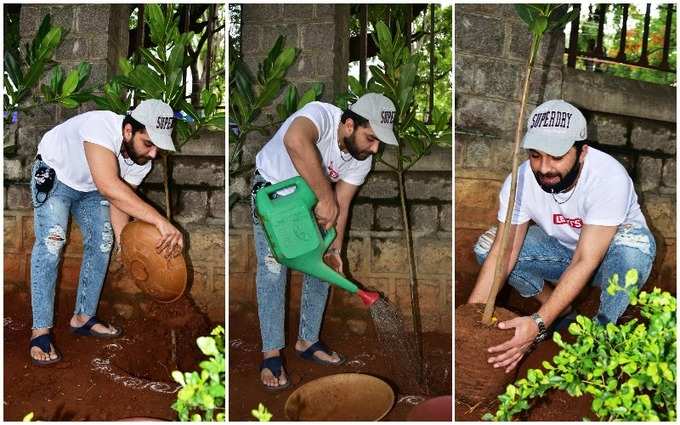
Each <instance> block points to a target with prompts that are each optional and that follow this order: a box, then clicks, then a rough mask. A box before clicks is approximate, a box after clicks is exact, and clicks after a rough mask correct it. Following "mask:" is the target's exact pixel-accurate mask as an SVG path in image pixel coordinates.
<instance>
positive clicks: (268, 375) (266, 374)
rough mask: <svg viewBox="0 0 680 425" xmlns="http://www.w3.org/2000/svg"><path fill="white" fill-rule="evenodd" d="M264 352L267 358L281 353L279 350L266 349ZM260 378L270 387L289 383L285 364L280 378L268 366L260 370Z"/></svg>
mask: <svg viewBox="0 0 680 425" xmlns="http://www.w3.org/2000/svg"><path fill="white" fill-rule="evenodd" d="M263 354H264V358H265V359H269V358H271V357H277V356H280V355H281V353H280V351H279V350H272V351H266V352H264V353H263ZM260 380H261V381H262V383H263V384H264V385H265V386H267V387H269V388H278V387H283V386H285V385H286V384H287V383H288V377H287V376H286V371H285V369H284V368H283V366H281V374H280V375H279V377H278V378H277V377H276V376H274V373H273V371H272V370H270V369H267V368H264V369H262V370H261V371H260Z"/></svg>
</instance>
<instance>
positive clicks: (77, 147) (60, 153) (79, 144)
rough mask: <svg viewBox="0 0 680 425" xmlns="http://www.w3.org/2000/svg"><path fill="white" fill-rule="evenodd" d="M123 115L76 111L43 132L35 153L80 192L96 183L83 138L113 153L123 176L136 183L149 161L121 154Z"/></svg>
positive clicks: (145, 172) (146, 169) (145, 171)
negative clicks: (134, 159) (134, 161)
mask: <svg viewBox="0 0 680 425" xmlns="http://www.w3.org/2000/svg"><path fill="white" fill-rule="evenodd" d="M123 118H124V116H123V115H118V114H115V113H113V112H111V111H90V112H85V113H84V114H80V115H76V116H75V117H73V118H71V119H68V120H67V121H65V122H63V123H61V124H59V125H58V126H56V127H54V128H53V129H52V130H50V131H48V132H47V133H45V135H44V136H43V138H42V140H41V141H40V144H39V145H38V154H40V156H41V157H42V160H43V161H44V162H45V163H46V164H47V165H49V166H50V167H52V168H53V169H54V171H55V172H56V173H57V178H58V179H59V181H60V182H62V183H64V184H65V185H67V186H68V187H70V188H72V189H75V190H78V191H81V192H91V191H94V190H97V186H95V184H94V181H93V180H92V174H91V173H90V166H89V164H88V163H87V159H86V158H85V147H84V144H83V142H85V141H87V142H90V143H95V144H97V145H100V146H103V147H105V148H106V149H108V150H110V151H111V152H113V154H114V155H116V157H117V158H118V168H119V170H120V177H121V178H122V179H123V180H125V181H126V182H128V183H130V184H131V185H134V186H139V184H140V183H141V182H142V180H143V179H144V177H145V176H146V175H147V174H148V173H149V171H151V161H149V162H148V163H146V164H144V165H137V164H135V163H133V162H132V161H131V160H129V159H128V160H127V162H126V160H125V158H123V155H122V154H121V153H120V146H121V144H122V143H123V133H122V127H123Z"/></svg>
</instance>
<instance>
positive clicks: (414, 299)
mask: <svg viewBox="0 0 680 425" xmlns="http://www.w3.org/2000/svg"><path fill="white" fill-rule="evenodd" d="M397 155H398V158H401V145H397ZM397 164H398V167H399V168H398V170H397V177H398V178H399V200H400V201H401V217H402V219H403V220H404V233H405V235H406V249H407V254H408V267H409V284H410V289H411V317H412V320H413V335H414V337H415V341H416V350H417V351H418V353H417V355H418V359H417V360H418V368H417V373H418V376H416V380H417V381H418V384H420V385H423V341H422V337H421V333H420V330H421V327H420V304H419V302H418V283H417V281H416V264H415V259H414V249H413V239H412V238H411V226H410V224H409V219H408V210H407V209H406V189H405V187H404V170H403V169H402V163H401V161H399V162H398V163H397Z"/></svg>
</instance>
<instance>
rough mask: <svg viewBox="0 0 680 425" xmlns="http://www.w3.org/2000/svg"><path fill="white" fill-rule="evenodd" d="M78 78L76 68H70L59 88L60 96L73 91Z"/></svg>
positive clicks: (67, 94) (66, 95)
mask: <svg viewBox="0 0 680 425" xmlns="http://www.w3.org/2000/svg"><path fill="white" fill-rule="evenodd" d="M78 80H79V75H78V70H77V69H73V70H71V71H70V72H69V73H68V76H67V77H66V80H65V81H64V85H63V86H62V88H61V95H62V97H68V96H69V95H70V94H71V93H73V92H74V90H75V89H76V87H77V86H78Z"/></svg>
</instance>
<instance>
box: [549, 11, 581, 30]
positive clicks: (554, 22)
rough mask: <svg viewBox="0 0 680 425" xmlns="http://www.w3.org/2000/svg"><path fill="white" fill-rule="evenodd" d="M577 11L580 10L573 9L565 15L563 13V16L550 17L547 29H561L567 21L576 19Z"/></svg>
mask: <svg viewBox="0 0 680 425" xmlns="http://www.w3.org/2000/svg"><path fill="white" fill-rule="evenodd" d="M579 13H580V10H577V9H573V10H572V11H571V12H569V13H567V14H566V15H563V16H561V17H559V18H557V19H551V20H550V24H549V25H548V29H547V30H548V31H555V30H561V29H562V28H563V27H564V26H566V25H567V24H568V23H569V22H571V21H573V20H574V19H576V17H577V16H579Z"/></svg>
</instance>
